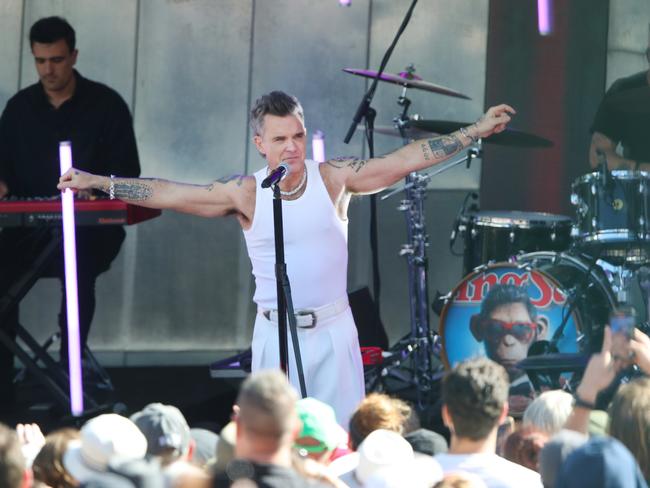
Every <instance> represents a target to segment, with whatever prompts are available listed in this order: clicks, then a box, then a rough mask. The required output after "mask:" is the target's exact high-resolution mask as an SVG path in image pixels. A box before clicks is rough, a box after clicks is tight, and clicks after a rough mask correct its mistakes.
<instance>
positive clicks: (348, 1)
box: [339, 0, 352, 7]
mask: <svg viewBox="0 0 650 488" xmlns="http://www.w3.org/2000/svg"><path fill="white" fill-rule="evenodd" d="M339 5H343V6H344V7H349V6H350V5H352V0H339Z"/></svg>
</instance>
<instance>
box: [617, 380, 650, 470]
mask: <svg viewBox="0 0 650 488" xmlns="http://www.w3.org/2000/svg"><path fill="white" fill-rule="evenodd" d="M609 417H610V423H609V434H610V435H611V436H612V437H615V438H616V439H618V440H619V441H621V442H622V443H623V444H624V445H625V447H627V448H628V449H629V450H630V452H631V453H632V455H633V456H634V457H635V458H636V460H637V462H638V463H639V467H640V468H641V472H642V473H643V476H644V477H645V479H646V481H648V482H649V483H650V378H639V379H637V380H634V381H632V382H630V383H628V384H627V385H623V386H621V388H620V389H619V390H618V392H616V395H615V396H614V399H613V400H612V403H611V405H610V407H609Z"/></svg>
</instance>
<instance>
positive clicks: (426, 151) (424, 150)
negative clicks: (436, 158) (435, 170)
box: [421, 144, 431, 161]
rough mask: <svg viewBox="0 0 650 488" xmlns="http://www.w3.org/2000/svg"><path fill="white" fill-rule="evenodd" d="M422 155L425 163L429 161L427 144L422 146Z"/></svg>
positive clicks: (429, 150) (429, 154) (429, 151)
mask: <svg viewBox="0 0 650 488" xmlns="http://www.w3.org/2000/svg"><path fill="white" fill-rule="evenodd" d="M421 147H422V154H423V155H424V160H425V161H431V149H429V146H428V145H427V144H422V145H421Z"/></svg>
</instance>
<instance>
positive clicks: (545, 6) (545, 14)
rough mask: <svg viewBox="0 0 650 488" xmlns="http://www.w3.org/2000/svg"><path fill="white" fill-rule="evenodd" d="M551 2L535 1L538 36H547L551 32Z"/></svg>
mask: <svg viewBox="0 0 650 488" xmlns="http://www.w3.org/2000/svg"><path fill="white" fill-rule="evenodd" d="M552 16H553V0H537V28H538V30H539V33H540V35H542V36H548V35H549V34H551V33H552V32H553V25H552V23H553V22H552Z"/></svg>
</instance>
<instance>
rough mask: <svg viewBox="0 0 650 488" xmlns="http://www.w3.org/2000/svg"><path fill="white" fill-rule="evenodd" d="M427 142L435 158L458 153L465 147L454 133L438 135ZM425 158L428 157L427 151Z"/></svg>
mask: <svg viewBox="0 0 650 488" xmlns="http://www.w3.org/2000/svg"><path fill="white" fill-rule="evenodd" d="M427 142H428V143H429V148H430V149H431V152H432V154H433V157H434V158H435V159H443V158H446V157H448V156H451V155H452V154H456V153H457V152H458V151H460V150H461V149H462V148H463V144H462V143H461V142H460V141H459V140H458V138H457V137H456V136H454V135H451V136H440V137H436V138H435V139H429V140H428V141H427ZM425 159H427V158H426V152H425Z"/></svg>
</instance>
